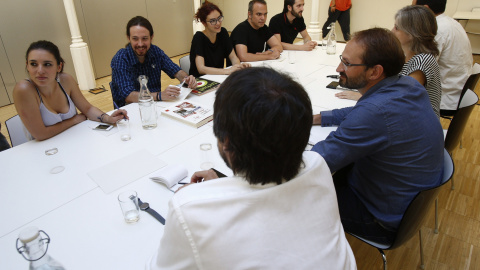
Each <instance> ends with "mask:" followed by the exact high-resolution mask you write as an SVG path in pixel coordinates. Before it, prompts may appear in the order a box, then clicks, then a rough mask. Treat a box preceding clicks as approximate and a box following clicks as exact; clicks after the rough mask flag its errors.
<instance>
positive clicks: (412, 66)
mask: <svg viewBox="0 0 480 270" xmlns="http://www.w3.org/2000/svg"><path fill="white" fill-rule="evenodd" d="M417 70H420V71H421V72H423V74H425V77H426V78H427V82H426V83H425V85H424V86H425V89H426V90H427V93H428V97H429V98H430V104H431V105H432V108H433V111H434V112H435V114H436V115H437V117H439V118H440V100H441V99H442V86H441V81H440V68H439V67H438V63H437V60H435V57H434V56H433V55H432V54H429V53H420V54H416V55H414V56H413V57H412V58H411V59H410V60H408V62H407V63H405V64H404V65H403V68H402V71H401V72H400V74H401V75H404V76H408V75H410V74H411V73H413V72H415V71H417Z"/></svg>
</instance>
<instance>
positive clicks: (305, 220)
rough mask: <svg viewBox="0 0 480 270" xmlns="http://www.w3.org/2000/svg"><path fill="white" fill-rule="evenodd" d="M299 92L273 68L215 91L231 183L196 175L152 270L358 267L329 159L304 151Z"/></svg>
mask: <svg viewBox="0 0 480 270" xmlns="http://www.w3.org/2000/svg"><path fill="white" fill-rule="evenodd" d="M311 108H312V105H311V103H310V99H309V97H308V94H307V93H306V92H305V90H304V89H303V87H302V86H301V85H299V84H298V83H297V82H295V81H294V80H292V79H291V78H290V77H289V76H287V75H284V74H280V73H278V72H276V71H274V70H273V69H268V68H261V67H257V68H248V69H243V70H240V71H236V72H234V73H233V74H232V75H230V76H229V77H228V78H227V79H226V80H225V81H224V82H223V83H222V85H221V86H220V88H219V89H218V90H217V93H216V98H215V104H214V121H213V123H214V127H213V131H214V134H215V136H216V137H217V140H218V151H219V152H220V155H221V156H222V158H223V159H224V160H225V163H226V164H227V165H228V166H229V167H230V168H231V169H232V171H233V172H234V176H232V177H224V178H218V176H217V175H216V173H215V172H214V171H213V170H208V171H200V172H196V173H195V174H194V175H193V176H192V180H191V182H192V183H191V184H189V185H187V186H185V187H184V188H182V189H180V190H179V191H177V193H176V194H175V195H174V196H173V198H172V199H171V201H170V203H169V212H168V217H167V221H166V225H165V231H164V234H163V238H162V240H161V242H160V247H159V250H158V252H157V253H156V254H155V255H154V257H153V258H152V259H151V261H150V262H149V264H148V267H147V268H150V269H308V270H310V269H329V270H331V269H342V270H343V269H356V264H355V258H354V256H353V253H352V250H351V248H350V246H349V244H348V242H347V240H346V238H345V233H344V231H343V227H342V224H341V221H340V216H339V212H338V205H337V199H336V195H335V188H334V185H333V181H332V176H331V173H330V170H329V169H328V166H327V164H326V163H325V160H324V159H323V158H322V157H321V156H320V155H319V154H317V153H315V152H311V151H304V150H305V147H306V145H307V142H308V139H309V136H310V128H311V124H312V121H313V117H312V109H311Z"/></svg>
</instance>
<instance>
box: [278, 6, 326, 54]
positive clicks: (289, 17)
mask: <svg viewBox="0 0 480 270" xmlns="http://www.w3.org/2000/svg"><path fill="white" fill-rule="evenodd" d="M304 5H305V2H304V0H285V1H284V4H283V12H282V13H279V14H277V15H275V16H273V17H272V19H271V20H270V31H272V33H273V35H274V36H275V37H276V38H277V39H278V40H280V41H281V44H282V47H283V49H285V50H298V51H311V50H313V49H314V48H315V47H316V46H317V42H315V41H312V38H311V37H310V35H309V34H308V32H307V26H306V25H305V21H304V20H303V16H302V13H303V6H304ZM298 33H300V35H302V38H303V44H302V45H293V41H295V38H296V37H297V35H298Z"/></svg>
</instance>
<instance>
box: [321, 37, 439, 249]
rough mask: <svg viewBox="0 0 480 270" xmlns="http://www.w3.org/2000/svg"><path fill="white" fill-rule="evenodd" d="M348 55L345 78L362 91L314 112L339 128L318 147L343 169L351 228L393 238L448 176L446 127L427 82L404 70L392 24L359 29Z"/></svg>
mask: <svg viewBox="0 0 480 270" xmlns="http://www.w3.org/2000/svg"><path fill="white" fill-rule="evenodd" d="M340 60H341V62H340V64H339V65H338V67H337V72H339V73H340V85H341V86H343V87H346V88H350V89H358V91H359V92H360V94H362V97H361V98H360V99H359V100H358V102H357V104H356V105H355V106H354V107H348V108H343V109H338V110H333V111H324V112H321V113H320V114H318V115H314V119H313V124H321V125H322V126H332V125H337V126H338V128H337V130H336V131H335V132H332V133H331V134H330V135H329V136H328V137H327V138H326V139H325V140H324V141H321V142H318V143H317V144H316V145H315V146H314V147H313V148H312V150H313V151H316V152H318V153H319V154H320V155H322V156H323V158H324V159H325V161H326V162H327V164H328V166H329V168H330V170H331V171H332V172H335V174H334V177H333V178H334V183H335V189H336V192H337V199H338V204H339V210H340V217H341V220H342V224H343V226H344V228H345V231H347V232H351V233H354V234H356V235H358V236H361V237H365V238H367V239H369V240H373V241H377V242H382V243H385V244H389V243H391V242H392V241H393V240H394V238H395V235H396V232H397V229H398V226H399V224H400V221H401V220H402V217H403V214H404V213H405V211H406V209H407V207H408V205H409V204H410V202H411V201H412V200H413V198H414V197H415V196H416V195H417V194H418V192H420V191H422V190H425V189H429V188H431V187H435V186H437V185H438V184H440V182H441V178H442V175H443V144H444V143H443V130H442V127H441V125H440V122H439V121H438V118H437V116H436V115H435V113H434V112H433V111H432V109H431V106H430V102H429V99H428V95H427V92H426V91H425V88H423V86H422V85H420V84H419V83H418V82H417V81H416V80H415V79H413V78H412V77H409V76H400V75H398V73H399V72H400V70H401V69H402V66H403V64H404V63H405V55H404V53H403V50H402V48H401V45H400V43H399V41H398V40H397V38H396V37H395V36H394V35H393V33H391V32H390V31H389V30H387V29H381V28H373V29H368V30H364V31H360V32H357V33H356V34H354V35H353V38H352V40H351V41H349V42H348V43H347V45H346V47H345V50H344V51H343V55H342V56H340Z"/></svg>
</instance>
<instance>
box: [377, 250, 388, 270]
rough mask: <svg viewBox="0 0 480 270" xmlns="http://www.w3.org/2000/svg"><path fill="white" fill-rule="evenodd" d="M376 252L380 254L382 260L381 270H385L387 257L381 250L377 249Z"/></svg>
mask: <svg viewBox="0 0 480 270" xmlns="http://www.w3.org/2000/svg"><path fill="white" fill-rule="evenodd" d="M377 249H378V251H379V252H380V255H382V259H383V270H387V256H385V253H383V250H382V249H379V248H377Z"/></svg>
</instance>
